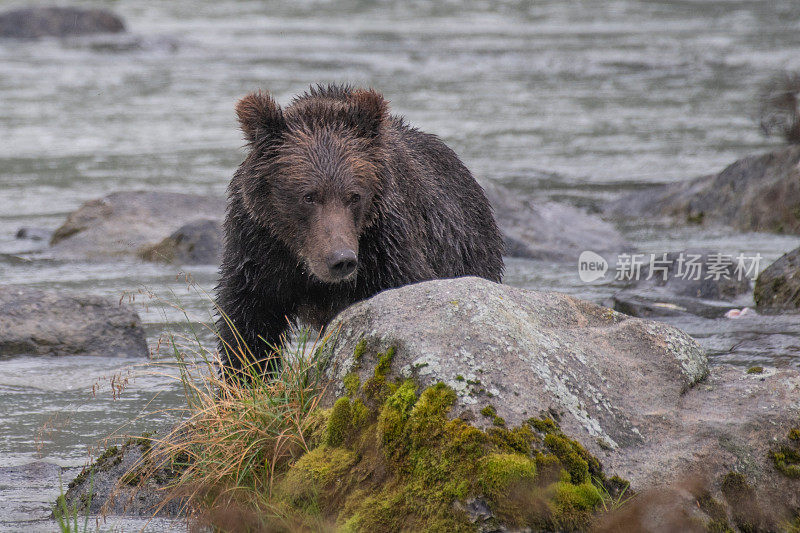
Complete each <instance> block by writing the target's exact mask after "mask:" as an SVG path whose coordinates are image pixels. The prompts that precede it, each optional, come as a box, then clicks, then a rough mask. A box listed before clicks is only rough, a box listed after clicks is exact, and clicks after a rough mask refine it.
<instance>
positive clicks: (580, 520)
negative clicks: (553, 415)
mask: <svg viewBox="0 0 800 533" xmlns="http://www.w3.org/2000/svg"><path fill="white" fill-rule="evenodd" d="M393 357H394V350H392V349H390V350H387V352H386V353H385V354H378V356H377V359H378V362H377V364H376V368H375V371H374V374H373V376H372V377H371V378H370V379H369V380H367V382H365V383H364V384H363V386H362V387H360V388H359V386H358V385H356V384H355V383H356V382H355V380H352V379H350V380H349V383H348V385H347V387H346V388H347V389H348V397H345V398H340V399H339V400H337V401H336V403H335V404H334V406H333V408H331V409H330V411H329V412H327V414H326V415H325V416H326V417H327V420H326V423H325V430H324V438H321V439H320V441H321V444H320V445H319V446H317V447H316V448H312V449H311V450H310V451H309V452H307V453H306V454H304V455H303V456H302V457H301V458H299V459H298V460H297V461H296V462H295V463H294V464H293V465H291V466H290V467H289V468H288V471H287V472H286V473H285V475H284V477H283V480H282V481H281V482H280V486H279V490H277V491H276V492H275V495H274V497H273V500H272V501H271V503H270V505H272V506H274V508H276V509H283V510H284V511H282V512H288V513H299V514H300V515H303V516H306V520H305V522H303V521H302V520H301V522H302V523H319V521H320V520H323V521H324V522H325V523H327V524H335V525H336V529H337V530H341V531H401V530H402V531H443V532H444V531H447V532H449V531H474V530H475V525H474V524H472V523H470V522H469V520H468V518H467V516H466V514H465V513H464V512H462V511H459V510H458V509H459V506H458V505H457V503H456V502H463V501H465V500H467V499H468V498H471V497H482V498H484V499H485V500H486V501H487V502H488V504H489V505H490V507H491V509H492V512H493V514H494V516H495V518H496V519H497V520H498V521H499V523H503V524H508V525H511V526H513V527H519V528H524V527H530V528H533V529H547V530H561V529H570V528H572V529H575V527H573V526H575V525H576V524H580V525H585V524H588V523H589V520H590V518H591V516H592V515H593V513H594V512H595V510H596V509H598V508H599V507H600V506H601V505H602V498H601V497H600V493H599V492H598V490H597V489H596V488H595V487H594V486H593V485H592V484H591V482H590V480H591V477H590V476H591V471H592V468H593V467H592V466H591V465H596V469H597V471H598V472H600V467H599V463H597V461H596V459H594V458H593V457H591V456H590V455H589V454H588V453H587V452H586V451H585V450H584V449H583V448H582V447H581V446H580V444H578V443H577V442H575V441H571V440H570V439H568V438H566V437H565V436H563V435H562V434H561V433H560V431H559V430H558V428H557V426H556V425H555V423H553V422H552V421H551V420H546V421H538V422H536V423H532V424H525V425H523V426H521V427H516V428H510V429H509V428H506V427H503V426H504V425H505V424H504V423H503V424H502V426H495V427H491V428H489V429H487V430H481V429H479V428H476V427H474V426H472V425H470V424H468V423H467V422H465V421H463V420H460V419H458V418H456V419H452V420H450V419H449V412H450V410H451V408H452V406H453V405H455V402H456V399H457V397H456V394H455V391H453V390H452V389H451V388H450V387H448V386H447V385H445V384H443V383H438V384H436V385H433V386H431V387H428V388H426V389H425V390H423V391H421V393H419V394H418V390H417V385H416V383H415V382H414V381H413V380H406V381H404V382H402V383H399V382H388V380H387V379H386V376H387V375H388V372H389V369H390V367H391V363H392V359H393ZM484 411H485V412H484V413H483V414H484V415H486V416H488V417H491V419H492V420H493V421H495V420H496V419H499V417H497V414H496V411H495V410H494V408H492V407H491V406H488V407H487V408H485V409H484ZM537 428H541V430H542V431H540V433H544V435H543V436H539V435H537V433H536V431H539V429H537ZM567 470H569V472H568V471H567ZM600 476H601V477H602V472H600ZM603 479H605V478H604V477H603ZM576 480H577V482H576ZM275 498H277V501H276V500H275ZM310 529H314V527H310Z"/></svg>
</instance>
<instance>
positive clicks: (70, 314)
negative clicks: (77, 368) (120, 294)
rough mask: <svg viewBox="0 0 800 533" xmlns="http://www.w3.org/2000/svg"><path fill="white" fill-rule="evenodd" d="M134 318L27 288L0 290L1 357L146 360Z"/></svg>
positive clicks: (112, 306)
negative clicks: (129, 357) (102, 356)
mask: <svg viewBox="0 0 800 533" xmlns="http://www.w3.org/2000/svg"><path fill="white" fill-rule="evenodd" d="M148 353H149V352H148V348H147V341H146V340H145V334H144V330H143V329H142V324H141V321H140V320H139V315H137V313H136V311H134V310H133V309H131V308H130V307H128V306H127V305H123V304H119V303H117V302H112V301H110V300H107V299H105V298H99V297H93V296H71V295H68V294H63V293H59V292H56V291H42V290H38V289H33V288H29V287H18V286H0V356H8V355H104V356H110V357H116V356H139V357H146V356H147V355H148Z"/></svg>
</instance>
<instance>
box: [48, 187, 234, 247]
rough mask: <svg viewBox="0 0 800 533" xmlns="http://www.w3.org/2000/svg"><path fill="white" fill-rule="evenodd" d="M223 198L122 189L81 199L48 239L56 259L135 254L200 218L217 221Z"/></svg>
mask: <svg viewBox="0 0 800 533" xmlns="http://www.w3.org/2000/svg"><path fill="white" fill-rule="evenodd" d="M224 213H225V200H224V199H223V198H218V197H214V196H203V195H198V194H183V193H173V192H149V191H122V192H115V193H111V194H109V195H107V196H104V197H103V198H99V199H97V200H92V201H89V202H86V203H85V204H83V205H82V206H81V207H80V208H79V209H77V210H76V211H74V212H72V213H70V215H69V216H68V217H67V220H66V221H65V222H64V224H62V225H61V227H59V228H58V229H57V230H56V231H55V233H54V234H53V238H52V239H51V241H50V243H51V245H52V246H51V251H52V253H53V254H55V255H56V257H59V258H81V259H85V258H103V259H110V258H114V257H132V256H138V255H139V254H140V253H142V252H143V251H144V250H146V249H148V248H151V247H153V246H155V245H156V244H158V243H160V242H161V241H163V240H164V239H165V238H167V237H168V236H170V235H172V234H173V233H175V232H176V231H178V230H179V229H180V228H181V226H184V225H185V224H187V223H189V222H193V221H197V220H200V219H216V220H220V219H221V218H222V217H223V216H224Z"/></svg>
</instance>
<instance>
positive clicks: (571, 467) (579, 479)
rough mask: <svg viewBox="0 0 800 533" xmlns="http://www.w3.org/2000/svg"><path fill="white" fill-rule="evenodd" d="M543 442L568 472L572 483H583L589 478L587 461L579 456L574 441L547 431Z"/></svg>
mask: <svg viewBox="0 0 800 533" xmlns="http://www.w3.org/2000/svg"><path fill="white" fill-rule="evenodd" d="M544 444H545V446H547V448H548V449H549V450H550V451H552V452H553V454H554V455H555V456H556V457H558V460H559V461H560V462H561V464H562V465H563V466H564V469H565V470H566V471H567V472H569V475H570V479H571V480H572V482H573V483H584V482H586V481H588V480H589V463H588V462H587V461H586V460H584V458H583V457H581V454H580V452H579V451H578V449H577V448H576V447H575V446H574V444H575V442H574V441H571V440H570V439H568V438H566V437H564V436H563V435H558V434H555V433H549V434H548V435H546V436H545V438H544ZM578 446H580V445H578Z"/></svg>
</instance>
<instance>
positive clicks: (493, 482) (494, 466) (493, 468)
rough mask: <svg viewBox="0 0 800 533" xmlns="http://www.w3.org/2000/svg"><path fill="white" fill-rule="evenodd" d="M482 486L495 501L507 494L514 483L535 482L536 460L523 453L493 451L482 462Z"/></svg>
mask: <svg viewBox="0 0 800 533" xmlns="http://www.w3.org/2000/svg"><path fill="white" fill-rule="evenodd" d="M480 471H481V477H480V487H481V489H482V490H483V494H484V495H485V496H486V497H488V498H489V499H490V500H491V501H493V502H498V501H500V500H502V499H503V497H505V496H507V495H508V493H509V491H510V490H511V488H512V485H517V484H520V483H533V481H534V480H535V479H536V462H535V461H533V460H532V459H530V458H529V457H526V456H524V455H522V454H516V453H491V454H489V455H487V456H486V457H484V458H483V461H482V462H481V468H480Z"/></svg>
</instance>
